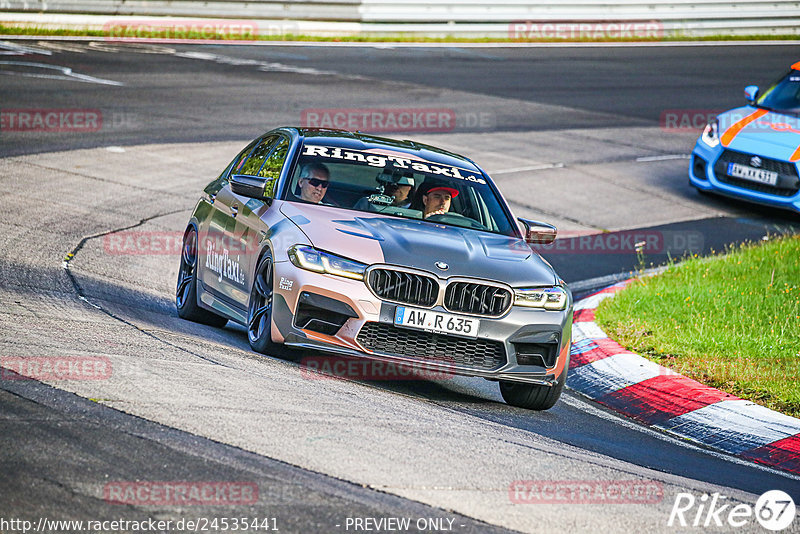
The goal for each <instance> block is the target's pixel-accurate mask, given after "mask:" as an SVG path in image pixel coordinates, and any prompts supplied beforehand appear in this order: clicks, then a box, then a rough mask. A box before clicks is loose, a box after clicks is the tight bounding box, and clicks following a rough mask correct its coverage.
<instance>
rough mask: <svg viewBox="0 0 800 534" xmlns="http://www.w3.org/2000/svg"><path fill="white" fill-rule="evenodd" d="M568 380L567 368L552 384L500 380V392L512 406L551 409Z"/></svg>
mask: <svg viewBox="0 0 800 534" xmlns="http://www.w3.org/2000/svg"><path fill="white" fill-rule="evenodd" d="M566 381H567V369H566V367H565V368H564V371H563V372H562V373H561V376H559V377H558V379H557V380H556V383H555V384H554V385H552V386H540V385H538V384H524V383H521V382H509V381H507V380H501V381H500V394H501V395H503V399H504V400H505V401H506V402H507V403H508V404H510V405H511V406H516V407H518V408H526V409H528V410H549V409H550V408H552V407H553V406H554V405H555V403H556V401H558V399H559V397H561V390H563V389H564V382H566Z"/></svg>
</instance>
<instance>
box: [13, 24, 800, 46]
mask: <svg viewBox="0 0 800 534" xmlns="http://www.w3.org/2000/svg"><path fill="white" fill-rule="evenodd" d="M165 31H167V32H169V29H168V30H165ZM165 31H161V32H159V31H156V32H151V33H147V32H142V33H136V34H135V35H136V37H135V38H134V37H129V36H127V35H121V34H118V33H114V32H113V31H107V30H90V29H75V28H52V27H38V26H27V25H26V26H16V25H2V24H0V35H6V36H14V35H28V36H41V37H99V38H105V39H108V40H112V41H119V42H136V40H137V39H141V40H147V39H175V38H179V39H180V40H187V41H192V40H218V41H226V40H231V37H230V36H229V35H226V34H224V33H208V32H199V31H198V32H191V31H189V32H185V33H183V34H181V35H180V36H178V37H176V36H175V35H174V33H173V34H169V33H165ZM173 32H174V30H173ZM245 40H250V41H311V42H387V43H509V44H513V43H616V42H619V43H624V42H661V41H770V40H773V41H774V40H780V41H787V40H790V41H791V40H794V41H797V40H800V34H786V35H769V34H767V35H707V36H701V37H693V36H686V35H682V34H675V35H671V36H665V37H663V38H658V37H653V38H600V39H589V38H576V39H526V38H515V39H511V38H502V37H457V36H445V37H428V36H424V35H415V34H387V35H383V34H357V35H339V36H335V35H334V36H319V35H297V34H279V35H273V34H265V35H251V36H249V37H247V38H246V39H245Z"/></svg>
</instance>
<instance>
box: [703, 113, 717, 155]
mask: <svg viewBox="0 0 800 534" xmlns="http://www.w3.org/2000/svg"><path fill="white" fill-rule="evenodd" d="M700 139H701V140H702V141H703V142H704V143H705V144H707V145H708V146H710V147H712V148H713V147H715V146H717V145H718V144H719V120H718V119H714V120H712V121H711V122H709V123H708V124H706V128H705V130H703V134H702V135H701V136H700Z"/></svg>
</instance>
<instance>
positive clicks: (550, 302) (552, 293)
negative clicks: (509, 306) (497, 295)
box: [514, 286, 568, 310]
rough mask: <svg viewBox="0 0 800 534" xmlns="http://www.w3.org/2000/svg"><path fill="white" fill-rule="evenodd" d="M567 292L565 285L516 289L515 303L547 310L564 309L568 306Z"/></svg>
mask: <svg viewBox="0 0 800 534" xmlns="http://www.w3.org/2000/svg"><path fill="white" fill-rule="evenodd" d="M567 300H568V299H567V292H566V290H565V289H564V288H563V287H558V286H556V287H537V288H533V289H515V290H514V305H515V306H526V307H528V308H543V309H545V310H563V309H565V308H566V307H567Z"/></svg>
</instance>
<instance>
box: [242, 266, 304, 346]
mask: <svg viewBox="0 0 800 534" xmlns="http://www.w3.org/2000/svg"><path fill="white" fill-rule="evenodd" d="M272 266H273V262H272V253H271V252H270V251H269V250H268V251H266V252H265V253H264V255H263V256H262V257H261V259H260V260H258V267H256V274H255V279H254V280H253V288H252V289H251V290H250V302H249V303H248V305H247V340H248V341H249V342H250V348H252V349H253V350H254V351H256V352H260V353H261V354H267V355H270V356H280V357H290V358H291V357H292V356H293V353H292V351H291V350H290V349H288V348H287V347H285V346H284V345H282V344H280V343H275V342H274V341H272V302H273V300H272V297H273V292H272V288H273V269H272Z"/></svg>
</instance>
